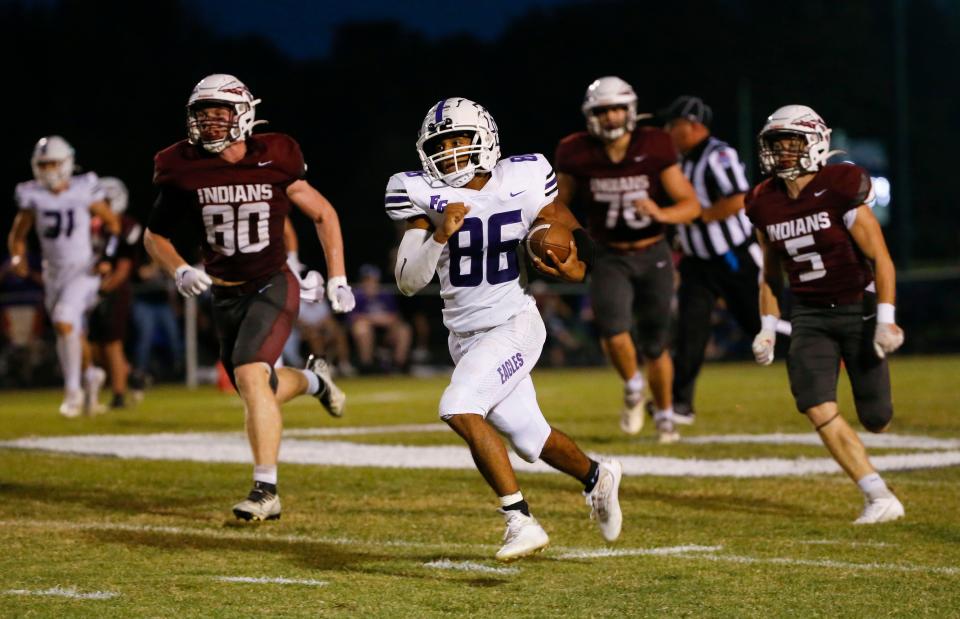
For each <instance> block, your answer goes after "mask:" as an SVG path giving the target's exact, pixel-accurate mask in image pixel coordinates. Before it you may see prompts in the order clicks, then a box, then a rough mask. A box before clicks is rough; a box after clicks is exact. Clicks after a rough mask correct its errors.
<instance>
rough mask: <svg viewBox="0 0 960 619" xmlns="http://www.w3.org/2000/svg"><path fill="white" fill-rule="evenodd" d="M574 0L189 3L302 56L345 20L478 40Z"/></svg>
mask: <svg viewBox="0 0 960 619" xmlns="http://www.w3.org/2000/svg"><path fill="white" fill-rule="evenodd" d="M576 3H577V2H575V1H573V0H486V1H485V2H482V3H480V2H451V1H450V0H420V1H419V2H414V1H411V0H364V1H362V2H338V3H336V4H334V5H333V6H323V4H322V3H317V2H308V1H304V0H272V1H271V2H264V1H262V0H229V1H228V0H195V1H194V2H192V3H190V6H191V7H192V8H193V10H195V11H197V12H198V14H199V16H200V17H201V18H202V19H203V20H204V22H205V23H206V24H207V25H209V26H210V27H211V28H213V29H214V30H216V31H217V32H219V33H221V34H227V35H239V34H249V33H256V34H261V35H265V36H267V37H268V38H269V39H270V40H272V41H273V42H274V43H275V44H276V45H277V46H278V47H279V48H280V49H281V50H283V51H284V52H285V53H286V54H287V55H289V56H291V57H294V58H298V59H303V58H311V57H318V56H323V55H325V54H326V53H327V52H328V51H329V49H330V44H331V43H332V40H333V31H334V29H335V28H336V27H337V26H338V25H340V24H343V23H348V22H359V21H369V20H394V21H398V22H400V23H402V24H404V25H405V26H406V27H408V28H410V29H412V30H416V31H419V32H421V33H423V34H425V35H427V36H429V37H431V38H435V37H441V36H447V35H451V34H456V33H460V32H467V31H469V32H470V33H471V34H472V35H473V36H474V37H476V38H479V39H481V40H492V39H494V38H496V37H497V36H498V35H499V34H500V33H501V32H502V31H503V29H504V28H505V27H506V26H507V24H508V23H509V22H510V21H511V20H513V19H514V18H516V17H517V16H519V15H523V14H524V13H526V12H528V11H530V10H531V9H533V8H538V7H539V8H549V7H550V6H556V5H562V4H576ZM580 3H581V4H582V3H583V0H581V1H580ZM601 10H602V9H601ZM304 15H309V16H310V17H309V19H304Z"/></svg>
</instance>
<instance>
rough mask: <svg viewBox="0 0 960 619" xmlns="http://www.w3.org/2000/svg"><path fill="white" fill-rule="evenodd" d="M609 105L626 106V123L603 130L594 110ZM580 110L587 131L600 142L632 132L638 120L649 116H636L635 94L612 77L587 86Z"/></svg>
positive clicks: (631, 88)
mask: <svg viewBox="0 0 960 619" xmlns="http://www.w3.org/2000/svg"><path fill="white" fill-rule="evenodd" d="M611 105H625V106H627V122H626V124H625V125H624V126H622V127H616V128H614V129H604V128H603V125H601V124H600V119H599V118H598V117H597V115H596V114H594V109H595V108H598V107H609V106H611ZM580 109H581V110H583V115H584V116H586V118H587V131H589V132H590V135H592V136H594V137H596V138H600V139H601V140H616V139H617V138H619V137H620V136H621V135H623V134H624V133H626V132H627V131H633V130H634V129H635V128H636V126H637V119H638V118H647V117H649V116H650V115H649V114H644V115H642V116H638V115H637V93H635V92H634V91H633V86H631V85H630V84H628V83H627V82H625V81H623V80H622V79H620V78H619V77H615V76H612V75H608V76H606V77H601V78H598V79H595V80H594V81H593V83H592V84H590V85H589V86H587V92H586V94H584V95H583V105H582V106H581V108H580Z"/></svg>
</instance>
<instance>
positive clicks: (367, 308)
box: [349, 264, 413, 372]
mask: <svg viewBox="0 0 960 619" xmlns="http://www.w3.org/2000/svg"><path fill="white" fill-rule="evenodd" d="M356 299H357V306H356V308H355V309H354V311H353V313H352V314H350V317H349V320H350V334H351V335H352V336H353V342H354V345H355V346H356V348H357V358H358V360H359V362H360V370H361V371H362V372H372V371H374V370H375V369H376V366H375V363H376V340H377V335H378V332H380V333H382V337H383V342H384V344H386V346H388V347H389V349H390V358H389V361H388V363H387V365H386V367H385V368H384V369H386V370H388V371H402V370H404V369H405V368H406V367H407V358H408V356H409V353H410V342H411V339H412V336H413V333H412V329H411V328H410V325H409V324H408V323H407V322H406V321H404V320H403V318H402V317H401V316H400V312H399V311H398V308H397V299H396V296H395V295H394V294H393V293H392V292H388V291H386V290H383V289H381V286H380V269H379V268H377V267H376V266H374V265H372V264H364V265H363V266H361V267H360V284H359V287H358V289H357V291H356Z"/></svg>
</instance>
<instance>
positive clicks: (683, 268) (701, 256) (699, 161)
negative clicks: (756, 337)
mask: <svg viewBox="0 0 960 619" xmlns="http://www.w3.org/2000/svg"><path fill="white" fill-rule="evenodd" d="M661 114H662V119H663V121H664V123H665V129H666V130H667V132H668V133H669V134H670V137H672V138H673V143H674V145H675V146H676V147H677V150H678V151H679V152H680V167H681V169H682V170H683V173H684V174H685V175H686V177H687V178H688V179H690V182H691V183H692V184H693V187H694V189H695V190H696V192H697V198H698V199H699V200H700V204H701V205H702V206H703V214H702V215H701V216H700V218H699V219H696V220H694V221H693V222H691V223H689V224H680V225H677V226H676V230H675V232H676V239H677V240H678V242H679V245H680V248H681V249H682V251H683V259H682V260H681V261H680V268H679V271H680V289H679V291H678V293H677V296H678V314H679V315H678V320H677V325H678V332H677V340H676V345H675V347H674V359H673V364H674V368H675V370H674V371H675V373H674V379H673V410H674V422H676V423H683V424H691V423H693V418H694V408H693V396H694V386H695V384H696V380H697V375H698V374H699V373H700V367H701V366H702V365H703V357H704V352H705V350H706V347H707V342H708V340H709V339H710V331H711V328H710V327H711V325H710V316H711V314H712V312H713V308H714V306H715V305H716V302H717V297H722V298H723V300H724V301H725V302H726V305H727V308H728V309H729V310H730V312H731V313H732V314H733V316H734V318H736V320H737V322H738V323H739V324H740V327H741V328H742V329H743V331H744V333H747V334H753V333H756V332H757V331H758V330H759V329H760V318H759V316H760V312H759V309H758V303H759V301H758V298H759V297H758V278H759V274H760V264H761V260H762V254H761V252H760V248H759V247H758V246H757V243H756V241H755V239H754V235H753V227H752V226H751V224H750V221H749V220H748V219H747V217H746V215H745V214H744V212H743V208H744V204H743V198H744V194H745V193H746V192H747V190H748V189H749V188H750V185H749V183H748V182H747V177H746V175H745V174H744V169H743V164H741V163H740V158H739V157H738V156H737V151H736V150H734V149H733V148H731V147H730V146H729V145H728V144H727V143H726V142H723V141H722V140H718V139H717V138H715V137H713V136H712V135H710V124H711V122H712V120H713V112H712V110H711V109H710V107H709V106H708V105H706V104H704V102H703V101H702V100H701V99H699V98H697V97H691V96H683V97H678V98H677V99H676V100H675V101H674V102H673V103H671V104H670V106H669V107H667V108H666V109H665V110H664V111H663V112H661Z"/></svg>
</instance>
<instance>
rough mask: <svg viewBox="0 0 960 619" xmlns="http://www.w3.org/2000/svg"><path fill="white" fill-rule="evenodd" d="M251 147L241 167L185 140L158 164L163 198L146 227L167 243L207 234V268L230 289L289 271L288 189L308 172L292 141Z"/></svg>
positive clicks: (267, 137) (262, 140)
mask: <svg viewBox="0 0 960 619" xmlns="http://www.w3.org/2000/svg"><path fill="white" fill-rule="evenodd" d="M246 144H247V154H246V156H244V158H243V159H241V160H240V161H238V162H237V163H229V162H227V161H225V160H223V159H221V158H220V157H219V156H216V155H212V154H210V153H207V152H206V151H205V150H203V149H202V148H200V147H199V146H195V145H193V144H190V143H189V142H187V141H186V140H184V141H181V142H177V143H176V144H174V145H173V146H170V147H169V148H166V149H164V150H162V151H160V152H159V153H157V155H156V157H155V158H154V166H155V167H154V184H156V185H157V187H158V189H159V190H160V194H159V196H158V197H157V202H156V204H155V205H154V207H153V211H152V212H151V213H150V221H149V223H148V224H147V227H148V228H149V229H150V230H151V231H152V232H155V233H157V234H159V235H161V236H166V237H168V238H169V237H171V236H174V235H176V234H177V232H178V231H180V230H182V229H183V228H187V229H189V228H192V227H193V228H195V227H199V228H202V234H201V236H202V239H203V241H202V242H201V249H202V252H201V254H202V256H203V264H204V266H205V268H206V270H207V272H208V273H210V274H211V275H213V276H214V277H218V278H220V279H223V280H227V281H249V280H253V279H259V278H262V277H265V276H267V275H270V274H272V273H275V272H277V271H279V270H280V269H281V268H283V265H284V262H286V259H287V256H286V248H285V247H284V243H283V222H284V219H285V218H286V216H287V214H288V213H289V212H290V200H289V199H288V198H287V187H288V186H289V185H290V184H291V183H293V182H294V181H296V180H298V179H301V178H303V176H304V173H305V169H306V168H305V165H304V162H303V154H302V153H301V152H300V146H299V145H298V144H297V142H296V141H295V140H294V139H293V138H291V137H290V136H287V135H284V134H282V133H263V134H260V135H256V136H251V137H249V138H247V140H246Z"/></svg>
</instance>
